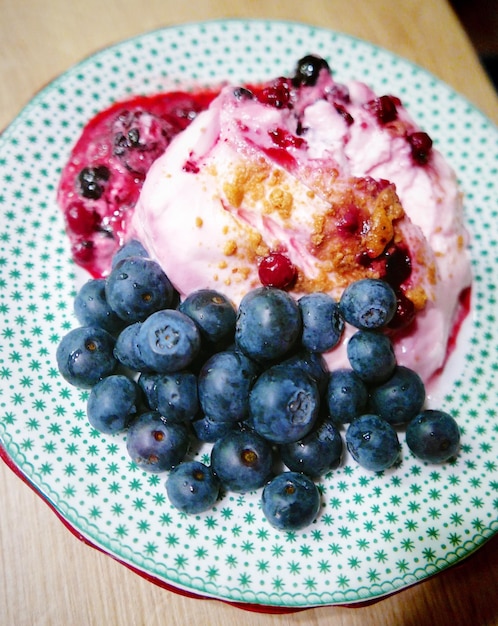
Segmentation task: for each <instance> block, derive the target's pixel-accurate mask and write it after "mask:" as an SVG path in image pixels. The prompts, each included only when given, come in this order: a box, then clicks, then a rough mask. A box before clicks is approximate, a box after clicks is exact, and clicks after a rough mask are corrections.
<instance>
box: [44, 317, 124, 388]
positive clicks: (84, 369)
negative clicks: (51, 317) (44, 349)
mask: <svg viewBox="0 0 498 626" xmlns="http://www.w3.org/2000/svg"><path fill="white" fill-rule="evenodd" d="M113 348H114V338H113V337H112V335H110V334H109V333H108V332H107V331H106V330H104V329H103V328H98V327H96V326H81V327H78V328H73V330H70V331H69V332H68V333H67V334H66V335H65V336H64V337H63V338H62V340H61V342H60V343H59V345H58V347H57V353H56V359H57V365H58V368H59V371H60V373H61V374H62V376H63V377H64V378H65V379H66V380H67V381H68V382H69V383H70V384H71V385H74V386H75V387H81V388H83V389H89V388H90V387H93V385H95V384H96V383H97V382H98V381H99V380H101V379H102V378H104V377H105V376H109V375H110V374H112V373H113V372H114V370H115V369H116V366H117V361H116V359H115V358H114V356H113Z"/></svg>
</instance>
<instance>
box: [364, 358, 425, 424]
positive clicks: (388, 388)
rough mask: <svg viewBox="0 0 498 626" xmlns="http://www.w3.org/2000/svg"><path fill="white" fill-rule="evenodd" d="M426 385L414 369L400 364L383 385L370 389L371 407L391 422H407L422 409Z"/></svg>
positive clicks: (374, 411)
mask: <svg viewBox="0 0 498 626" xmlns="http://www.w3.org/2000/svg"><path fill="white" fill-rule="evenodd" d="M424 402H425V387H424V383H423V382H422V379H421V378H420V376H419V375H418V374H417V372H415V371H414V370H412V369H409V368H408V367H403V366H401V365H398V366H397V367H396V369H395V370H394V373H393V375H392V376H391V377H390V378H389V379H388V380H387V381H386V382H385V383H383V384H382V385H379V386H377V387H374V388H373V389H371V390H370V408H371V410H372V412H373V413H376V414H377V415H379V416H380V417H382V418H383V419H385V420H386V421H388V422H389V423H390V424H405V423H407V422H409V421H410V420H411V419H412V418H414V417H415V415H417V413H419V411H421V410H422V406H423V404H424Z"/></svg>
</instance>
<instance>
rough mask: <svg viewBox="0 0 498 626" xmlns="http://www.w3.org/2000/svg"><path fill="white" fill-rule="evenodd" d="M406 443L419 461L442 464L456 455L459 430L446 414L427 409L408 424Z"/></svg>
mask: <svg viewBox="0 0 498 626" xmlns="http://www.w3.org/2000/svg"><path fill="white" fill-rule="evenodd" d="M406 443H407V445H408V447H409V448H410V450H411V451H412V452H413V454H414V455H415V456H417V457H418V458H419V459H422V460H424V461H429V463H442V462H443V461H447V460H448V459H450V458H451V457H453V456H455V455H456V454H457V452H458V448H459V446H460V429H459V428H458V424H457V423H456V421H455V419H454V418H453V417H452V416H451V415H449V414H448V413H445V412H444V411H439V410H434V409H427V410H425V411H422V412H421V413H420V414H419V415H417V416H416V417H414V418H413V419H412V420H411V422H410V423H409V424H408V426H407V428H406Z"/></svg>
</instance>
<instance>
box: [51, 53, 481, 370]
mask: <svg viewBox="0 0 498 626" xmlns="http://www.w3.org/2000/svg"><path fill="white" fill-rule="evenodd" d="M298 68H299V69H298V70H296V73H295V74H294V75H293V76H292V77H289V78H282V77H281V78H277V79H275V80H273V81H269V82H268V83H265V84H262V85H252V86H251V85H245V86H231V85H227V86H224V87H223V88H220V89H219V90H215V91H209V92H204V93H198V94H195V93H193V94H188V95H187V94H178V93H176V94H171V95H169V96H168V94H164V95H162V96H158V97H156V98H152V99H147V98H139V99H138V100H137V101H133V102H131V103H124V104H123V103H121V104H117V105H115V106H114V107H112V108H111V109H110V110H108V111H107V112H104V113H103V114H101V115H100V116H98V117H97V118H96V120H94V121H93V122H91V123H90V124H89V125H88V127H87V128H86V129H85V130H84V132H83V135H82V137H81V139H80V140H79V142H78V144H77V145H76V146H75V149H74V150H73V153H72V156H71V159H70V161H69V163H68V165H67V166H66V168H65V170H64V172H63V175H62V179H61V184H60V187H59V196H58V199H59V202H60V204H61V206H62V208H63V211H64V214H65V216H66V224H67V227H68V232H69V235H70V237H71V241H72V247H73V254H74V256H75V259H76V261H77V262H78V263H80V264H81V265H83V266H84V267H87V269H89V270H90V271H91V272H92V273H93V274H94V275H105V274H106V272H107V271H108V269H109V266H110V256H111V255H112V252H113V251H115V249H116V248H117V247H118V246H119V245H120V244H121V243H123V242H124V241H125V240H127V239H130V238H132V237H135V238H138V239H139V240H140V241H141V242H142V243H143V245H144V246H145V247H146V248H147V250H148V251H149V253H150V254H151V256H152V257H153V258H154V259H155V260H157V261H158V262H159V263H160V264H161V266H162V267H163V269H164V271H165V272H166V274H167V275H168V277H169V278H170V280H171V281H172V282H173V284H174V285H175V287H176V289H177V290H178V291H179V293H180V295H181V296H182V297H185V296H186V295H188V294H189V293H191V292H192V291H194V290H196V289H200V288H207V287H212V288H215V289H218V290H220V291H223V293H225V294H226V295H227V296H228V297H230V298H231V299H232V300H233V302H234V303H235V304H238V302H239V301H240V299H241V298H242V297H243V295H244V294H245V293H247V291H248V290H250V289H251V288H253V287H256V286H259V285H260V279H259V275H258V268H259V265H260V263H261V261H262V260H263V259H265V258H267V257H268V255H269V254H270V253H272V252H280V253H282V254H283V255H284V256H285V257H286V258H287V259H288V260H289V261H290V262H291V264H292V265H293V267H294V268H295V269H296V280H295V282H294V283H293V284H292V286H291V293H293V295H294V296H295V297H296V298H298V297H299V296H300V295H302V294H304V293H308V292H310V291H324V292H327V293H331V294H332V295H333V296H334V297H336V298H339V296H340V294H341V292H342V290H343V289H344V287H345V286H346V285H347V284H348V283H350V282H351V281H353V280H356V279H358V278H362V277H365V276H371V277H381V278H384V279H385V280H387V281H388V282H389V283H390V284H391V286H392V287H393V288H394V289H395V291H396V293H397V295H398V303H399V306H398V313H397V315H396V316H395V319H394V321H393V323H392V324H391V328H390V332H391V334H392V337H393V341H394V344H395V350H396V356H397V359H398V363H399V364H402V365H406V366H407V367H412V368H413V369H415V370H416V371H417V372H418V373H419V374H420V375H421V377H422V378H423V379H424V380H425V381H428V380H429V379H430V377H431V376H432V375H433V374H434V372H436V371H437V370H438V369H439V368H440V367H441V366H442V364H443V363H444V359H445V356H446V352H447V344H448V337H449V336H450V333H451V330H452V327H453V324H454V320H455V316H456V315H457V311H458V307H459V297H460V294H461V293H462V291H463V290H465V289H466V288H467V287H468V286H469V285H470V282H471V273H470V261H469V255H468V251H467V243H468V235H467V233H466V230H465V227H464V225H463V216H462V197H461V193H460V191H459V188H458V185H457V181H456V177H455V173H454V172H453V170H452V169H451V168H450V166H449V165H448V164H447V163H446V161H445V160H444V158H443V157H442V156H441V154H440V153H439V152H438V151H437V150H436V149H435V148H434V147H433V146H432V141H431V139H430V138H429V136H428V135H427V134H426V133H424V132H423V131H421V129H419V128H418V127H417V125H416V124H415V122H414V121H413V120H412V119H411V118H410V116H409V114H408V112H407V111H406V109H405V108H404V107H403V106H402V104H401V102H400V101H399V100H398V99H397V98H396V97H393V96H389V95H385V96H381V97H377V96H376V95H375V94H374V93H373V92H372V91H371V89H370V88H369V87H367V86H366V85H364V84H362V83H359V82H350V83H348V84H347V85H343V84H339V83H337V82H335V80H334V78H333V76H332V74H331V72H330V70H329V68H328V65H327V64H326V62H324V61H323V60H322V59H318V58H317V57H306V58H305V60H304V62H303V60H301V61H300V63H299V64H298ZM308 70H310V71H309V74H307V73H306V72H307V71H308ZM351 332H352V329H348V332H346V334H345V338H344V341H343V343H342V344H341V345H340V346H339V347H338V348H335V349H334V350H333V351H331V352H330V353H328V354H326V355H325V356H326V360H327V362H328V363H329V365H330V367H340V366H343V365H346V364H347V357H346V351H345V345H346V342H347V340H348V336H349V334H350V333H351Z"/></svg>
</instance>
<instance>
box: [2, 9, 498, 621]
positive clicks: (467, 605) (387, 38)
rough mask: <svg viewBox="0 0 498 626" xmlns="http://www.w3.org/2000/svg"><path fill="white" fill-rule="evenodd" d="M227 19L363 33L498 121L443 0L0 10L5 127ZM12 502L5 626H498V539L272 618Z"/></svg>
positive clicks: (41, 510) (14, 493) (13, 485)
mask: <svg viewBox="0 0 498 626" xmlns="http://www.w3.org/2000/svg"><path fill="white" fill-rule="evenodd" d="M222 17H259V18H276V19H290V20H293V21H301V22H305V23H310V24H314V25H317V26H323V27H329V28H331V29H334V30H338V31H343V32H346V33H349V34H352V35H356V36H358V37H361V38H363V39H366V40H369V41H371V42H373V43H376V44H379V45H381V46H383V47H385V48H387V49H389V50H391V51H392V52H394V53H397V54H399V55H401V56H403V57H406V58H408V59H411V60H412V61H414V62H415V63H417V64H419V65H421V66H423V67H425V68H426V69H428V70H429V71H431V72H432V73H434V74H435V75H436V76H438V77H439V78H440V79H442V80H443V81H445V82H447V83H449V84H450V85H452V86H453V87H454V88H455V89H456V90H457V91H458V92H459V93H461V94H462V95H464V96H466V97H467V98H468V99H469V100H471V101H472V102H473V103H474V104H475V105H476V106H477V107H478V108H479V109H481V111H483V112H484V113H485V114H486V115H487V116H488V117H489V118H491V119H492V120H493V121H494V122H495V123H497V122H498V100H497V98H496V94H495V92H494V91H493V88H492V87H491V84H490V82H489V81H488V79H487V77H486V76H485V74H484V72H483V70H482V69H481V67H480V65H479V63H478V60H477V57H476V55H475V53H474V51H473V49H472V47H471V45H470V43H469V40H468V38H467V37H466V35H465V34H464V31H463V30H462V28H461V26H460V25H459V23H458V21H457V19H456V17H455V16H454V14H453V13H452V11H451V10H450V8H449V5H448V4H447V3H446V2H444V1H443V0H423V1H420V0H396V1H392V2H390V1H389V0H368V1H365V0H348V1H347V2H344V0H340V1H339V0H305V1H303V0H281V1H276V0H245V1H244V0H226V1H225V0H210V1H208V0H205V1H202V0H189V1H188V2H180V1H179V0H175V1H173V0H171V1H170V0H154V1H150V0H144V1H142V2H136V1H131V0H106V1H105V2H102V1H99V2H98V1H97V0H85V1H80V0H73V1H71V2H68V1H67V0H0V50H1V53H0V85H1V88H0V129H1V128H3V127H5V126H6V125H7V124H8V123H9V122H10V121H11V120H12V119H13V118H14V117H15V116H16V115H17V114H18V113H19V111H20V110H21V108H22V106H23V105H24V104H26V103H27V102H28V101H29V100H30V98H31V97H32V96H33V95H34V93H35V92H36V91H38V90H39V89H41V88H43V87H44V86H45V85H46V84H47V82H49V81H50V80H52V79H53V78H55V77H56V76H57V75H58V74H59V73H61V72H63V71H64V70H66V69H67V68H69V67H70V66H71V65H73V64H74V63H77V62H78V61H80V60H81V59H82V58H84V57H85V56H87V55H89V54H91V53H93V52H95V51H97V50H99V49H101V48H103V47H105V46H107V45H109V44H112V43H115V42H118V41H120V40H122V39H124V38H127V37H131V36H133V35H137V34H140V33H142V32H144V31H147V30H152V29H156V28H159V27H162V26H167V25H171V24H179V23H182V22H187V21H198V20H203V19H212V18H222ZM0 498H1V500H0V542H1V545H0V624H2V625H7V624H9V625H11V624H13V625H15V626H31V625H35V624H36V625H45V624H49V625H52V624H54V625H59V624H61V625H62V624H70V625H71V626H79V625H80V624H81V625H85V626H90V625H94V624H95V625H99V626H100V625H102V624H106V625H111V626H113V625H119V626H127V625H141V624H143V625H147V626H155V625H156V624H158V625H159V624H161V625H162V624H168V626H175V625H184V624H185V625H186V624H189V625H190V624H195V625H196V626H197V625H201V626H202V625H204V624H212V625H213V626H224V625H226V626H229V625H230V626H232V625H233V624H234V623H237V625H238V626H246V625H247V626H249V625H251V626H252V625H256V624H264V625H266V624H267V625H273V624H280V625H284V624H285V625H290V624H293V625H294V624H295V625H308V624H309V625H317V624H320V625H322V624H327V625H336V624H337V625H341V626H357V625H360V624H369V626H375V625H377V624H379V625H383V626H386V625H391V624H392V625H402V626H410V625H412V624H417V626H424V625H428V626H429V625H431V626H432V625H438V626H440V625H443V626H444V625H445V624H452V625H453V626H456V625H459V624H462V625H464V624H465V625H467V624H472V625H473V626H482V625H497V624H498V539H497V540H492V541H490V542H489V543H488V544H487V545H486V546H485V547H484V548H482V549H481V550H480V551H478V552H477V553H476V554H475V555H473V556H471V557H469V558H468V559H467V560H466V561H465V562H464V563H462V564H460V565H459V566H457V567H455V568H452V569H450V570H447V571H446V572H443V573H442V574H440V575H438V576H437V577H435V578H432V579H430V580H427V581H425V582H423V583H421V584H418V585H416V586H414V587H412V588H409V589H406V590H404V591H402V592H400V593H398V594H396V595H394V596H392V597H389V598H386V599H384V600H382V601H379V602H377V603H375V604H372V605H370V606H366V607H360V608H345V607H328V608H319V609H312V610H307V611H304V612H299V613H295V614H292V615H265V616H262V615H259V614H257V613H252V612H247V611H242V610H240V609H237V608H234V607H232V606H229V605H227V604H225V603H222V602H219V601H213V600H210V601H206V600H195V599H191V598H185V597H183V596H180V595H177V594H175V593H172V592H169V591H165V590H163V589H160V588H159V587H156V586H155V585H153V584H151V583H149V582H147V581H146V580H144V579H142V578H141V577H139V576H137V575H136V574H134V573H132V572H131V571H129V570H128V569H127V568H126V567H124V566H122V565H121V564H119V563H117V562H115V561H114V560H113V559H112V558H109V557H108V556H106V555H104V554H101V553H100V552H98V551H97V550H94V549H92V548H90V547H88V546H86V545H85V544H83V543H82V542H80V541H79V540H78V539H77V538H75V537H74V535H73V534H71V533H70V532H68V530H67V529H66V528H65V527H64V525H63V524H62V523H61V521H60V520H59V519H58V518H57V516H56V515H54V513H53V512H52V511H51V510H50V508H49V507H48V506H47V505H46V504H45V503H44V502H43V501H42V500H41V499H40V498H39V497H38V496H37V495H36V494H35V493H34V492H33V491H32V490H31V489H30V488H29V487H27V486H26V485H25V484H24V483H23V482H22V481H21V480H20V479H19V478H18V477H17V476H16V475H15V474H14V473H13V472H12V471H11V470H10V469H9V468H8V467H7V466H6V465H4V464H3V463H0Z"/></svg>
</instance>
